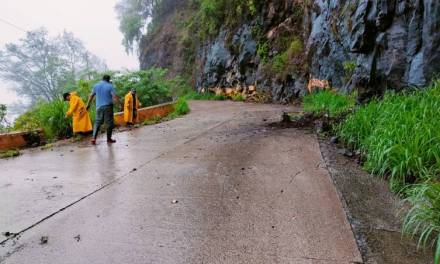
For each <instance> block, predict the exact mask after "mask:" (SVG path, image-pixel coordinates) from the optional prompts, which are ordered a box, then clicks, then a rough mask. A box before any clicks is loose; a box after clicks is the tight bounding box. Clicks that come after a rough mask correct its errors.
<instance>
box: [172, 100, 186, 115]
mask: <svg viewBox="0 0 440 264" xmlns="http://www.w3.org/2000/svg"><path fill="white" fill-rule="evenodd" d="M190 111H191V110H190V109H189V106H188V102H187V101H186V99H185V98H183V97H182V98H179V99H178V100H177V102H176V104H175V106H174V111H173V113H172V114H171V115H172V116H175V117H178V116H182V115H186V114H188V113H189V112H190Z"/></svg>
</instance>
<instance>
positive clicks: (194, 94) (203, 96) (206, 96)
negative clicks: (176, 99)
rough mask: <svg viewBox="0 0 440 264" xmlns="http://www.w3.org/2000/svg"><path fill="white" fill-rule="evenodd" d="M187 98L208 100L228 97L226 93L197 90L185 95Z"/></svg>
mask: <svg viewBox="0 0 440 264" xmlns="http://www.w3.org/2000/svg"><path fill="white" fill-rule="evenodd" d="M184 98H185V99H186V100H207V101H224V100H227V99H228V98H227V97H226V96H224V95H216V94H215V93H211V92H206V93H198V92H196V91H193V90H192V91H190V92H188V93H187V94H186V95H184Z"/></svg>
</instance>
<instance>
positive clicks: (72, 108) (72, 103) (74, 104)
mask: <svg viewBox="0 0 440 264" xmlns="http://www.w3.org/2000/svg"><path fill="white" fill-rule="evenodd" d="M70 100H71V101H70V102H69V110H68V111H67V113H66V116H65V118H66V119H67V118H69V117H71V116H72V115H73V112H75V111H76V108H77V107H78V101H76V100H74V99H73V98H70Z"/></svg>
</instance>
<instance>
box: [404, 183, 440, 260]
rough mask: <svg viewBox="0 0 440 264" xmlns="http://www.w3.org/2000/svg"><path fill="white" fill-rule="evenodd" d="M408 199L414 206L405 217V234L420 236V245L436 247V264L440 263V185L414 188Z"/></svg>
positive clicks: (431, 184) (430, 184) (428, 184)
mask: <svg viewBox="0 0 440 264" xmlns="http://www.w3.org/2000/svg"><path fill="white" fill-rule="evenodd" d="M407 195H408V198H407V199H406V201H407V202H409V203H410V204H411V205H412V208H411V210H410V211H409V212H408V214H407V215H406V217H405V221H404V224H403V228H402V229H403V233H405V234H408V235H411V236H412V237H413V238H414V237H417V236H418V245H419V246H421V247H423V248H428V247H434V248H435V250H434V252H435V256H434V263H436V264H438V263H440V236H439V233H440V183H438V182H430V183H428V182H427V183H423V184H418V185H416V186H413V187H412V188H411V189H410V190H409V191H408V193H407Z"/></svg>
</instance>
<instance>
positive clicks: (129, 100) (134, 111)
mask: <svg viewBox="0 0 440 264" xmlns="http://www.w3.org/2000/svg"><path fill="white" fill-rule="evenodd" d="M140 106H141V103H140V102H139V99H138V98H137V94H136V90H134V89H132V90H131V91H130V92H128V93H127V94H126V95H125V102H124V121H125V123H126V124H127V125H129V126H130V125H133V124H135V123H136V122H137V120H138V110H139V108H140Z"/></svg>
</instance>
